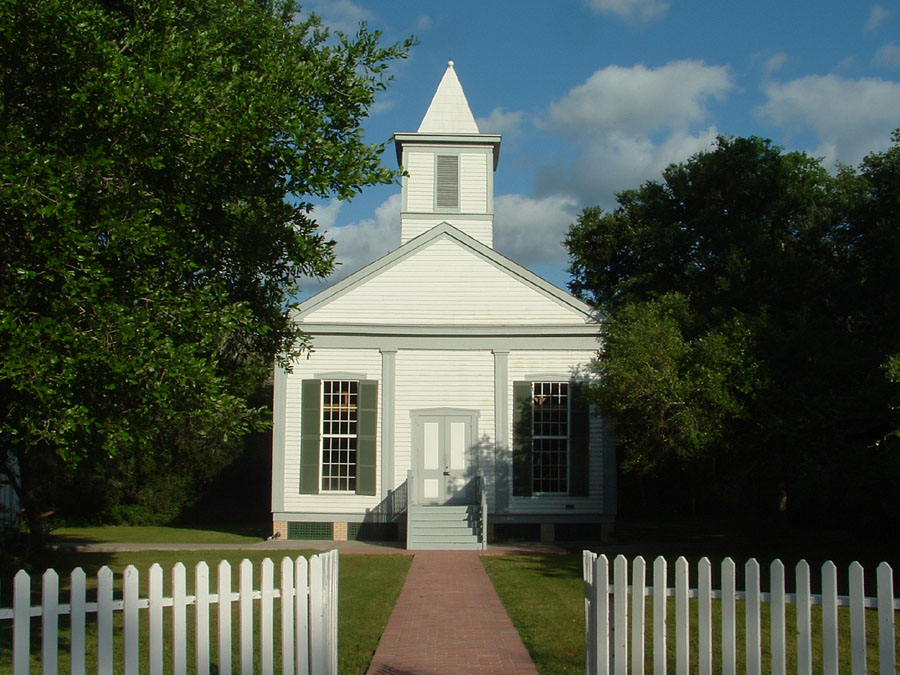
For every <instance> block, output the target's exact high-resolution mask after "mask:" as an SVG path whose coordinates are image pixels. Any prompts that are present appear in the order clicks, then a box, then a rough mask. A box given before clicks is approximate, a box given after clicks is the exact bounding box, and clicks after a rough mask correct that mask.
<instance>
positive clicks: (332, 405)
mask: <svg viewBox="0 0 900 675" xmlns="http://www.w3.org/2000/svg"><path fill="white" fill-rule="evenodd" d="M301 393H302V400H303V403H302V406H303V409H302V414H301V422H300V423H301V433H300V492H301V493H303V494H318V493H319V492H354V493H356V494H364V495H374V494H376V485H375V464H376V436H375V434H376V426H377V407H378V382H376V381H374V380H318V379H315V380H304V381H303V385H302V390H301Z"/></svg>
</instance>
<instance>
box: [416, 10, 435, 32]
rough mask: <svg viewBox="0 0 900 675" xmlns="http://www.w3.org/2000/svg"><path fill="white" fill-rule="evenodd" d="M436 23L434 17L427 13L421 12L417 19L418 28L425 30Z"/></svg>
mask: <svg viewBox="0 0 900 675" xmlns="http://www.w3.org/2000/svg"><path fill="white" fill-rule="evenodd" d="M433 23H434V19H432V18H431V17H430V16H428V15H427V14H420V15H419V16H418V18H417V19H416V30H418V31H423V30H428V29H429V28H431V26H432V24H433Z"/></svg>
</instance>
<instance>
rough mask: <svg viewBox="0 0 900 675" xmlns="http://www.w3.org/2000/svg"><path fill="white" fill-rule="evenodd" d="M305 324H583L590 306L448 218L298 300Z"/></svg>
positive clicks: (589, 312)
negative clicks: (310, 295)
mask: <svg viewBox="0 0 900 675" xmlns="http://www.w3.org/2000/svg"><path fill="white" fill-rule="evenodd" d="M298 320H300V321H301V322H302V323H313V324H316V325H322V324H355V325H360V324H366V325H417V326H429V325H430V326H456V325H460V326H461V325H466V326H566V325H571V326H585V325H586V324H589V323H591V322H592V313H591V308H590V306H589V305H587V304H585V303H583V302H581V301H580V300H578V299H576V298H574V297H573V296H571V295H569V294H568V293H566V292H565V291H562V290H561V289H559V288H557V287H556V286H554V285H552V284H550V283H549V282H547V281H545V280H544V279H541V278H540V277H538V276H537V275H536V274H534V273H533V272H531V271H529V270H527V269H526V268H524V267H522V266H521V265H519V264H517V263H515V262H513V261H511V260H509V259H508V258H506V257H504V256H503V255H501V254H499V253H497V252H496V251H494V250H493V249H491V248H489V247H487V246H485V245H483V244H481V243H480V242H478V241H477V240H475V239H473V238H472V237H470V236H468V235H467V234H465V233H463V232H461V231H459V230H457V229H456V228H454V227H453V226H451V225H448V224H447V223H442V224H441V225H438V226H436V227H434V228H432V229H431V230H429V231H428V232H426V233H424V234H422V235H420V236H419V237H416V238H415V239H412V240H411V241H409V242H407V243H406V244H404V245H403V246H401V247H400V248H399V249H397V250H395V251H394V252H392V253H390V254H388V255H387V256H385V257H384V258H381V259H380V260H377V261H375V262H374V263H372V264H370V265H368V266H367V267H365V268H363V269H361V270H359V271H358V272H356V273H355V274H352V275H351V276H349V277H347V278H346V279H344V280H343V281H340V282H338V283H337V284H335V285H334V286H332V287H331V288H329V289H327V290H325V291H323V292H322V293H320V294H318V295H316V296H314V297H312V298H310V299H309V300H307V301H306V302H304V303H303V304H301V305H300V307H299V314H298Z"/></svg>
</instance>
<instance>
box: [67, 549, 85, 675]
mask: <svg viewBox="0 0 900 675" xmlns="http://www.w3.org/2000/svg"><path fill="white" fill-rule="evenodd" d="M69 585H70V587H71V590H70V591H69V604H70V607H71V609H70V610H69V611H70V616H69V642H70V645H69V662H70V672H71V675H84V669H85V652H86V651H87V647H86V645H85V640H84V626H85V609H86V608H85V605H86V604H87V598H86V596H87V592H86V588H87V575H86V574H85V573H84V570H83V569H81V568H80V567H76V568H75V569H74V570H72V573H71V574H70V575H69Z"/></svg>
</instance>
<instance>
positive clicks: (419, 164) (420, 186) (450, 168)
mask: <svg viewBox="0 0 900 675" xmlns="http://www.w3.org/2000/svg"><path fill="white" fill-rule="evenodd" d="M394 143H395V145H396V148H397V161H398V162H399V164H400V166H402V167H403V168H404V169H405V171H406V173H407V174H408V175H406V176H404V177H403V193H402V206H401V213H400V226H401V243H402V244H405V243H406V242H407V241H409V240H410V239H412V238H413V237H416V236H418V235H420V234H422V233H423V232H425V231H427V230H430V229H431V228H432V227H434V226H435V225H438V224H439V223H442V222H447V223H450V224H451V225H453V226H454V227H456V228H458V229H460V230H462V231H463V232H465V233H466V234H468V235H470V236H472V237H474V238H475V239H477V240H479V241H480V242H482V243H483V244H485V245H487V246H491V247H492V246H493V238H494V237H493V225H494V175H493V174H494V171H495V170H496V169H497V160H498V158H499V156H500V135H499V134H482V133H480V132H479V131H478V125H477V124H476V122H475V118H474V117H473V116H472V111H471V109H470V108H469V102H468V101H467V100H466V95H465V93H464V92H463V89H462V85H460V83H459V78H457V77H456V71H455V70H454V68H453V61H450V62H448V63H447V70H446V71H445V72H444V77H443V78H442V79H441V83H440V84H439V85H438V88H437V91H436V92H435V94H434V98H433V99H432V100H431V105H430V106H428V111H427V112H426V113H425V117H424V118H423V119H422V124H420V125H419V130H418V131H417V132H415V133H395V134H394Z"/></svg>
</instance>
